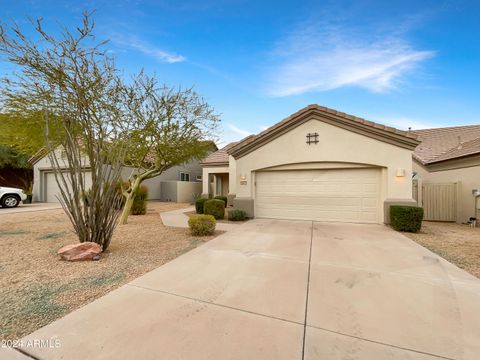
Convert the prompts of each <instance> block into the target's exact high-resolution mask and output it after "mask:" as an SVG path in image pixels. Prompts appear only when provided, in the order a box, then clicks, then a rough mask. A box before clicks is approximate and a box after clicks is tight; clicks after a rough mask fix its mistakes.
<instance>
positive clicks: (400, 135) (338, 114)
mask: <svg viewBox="0 0 480 360" xmlns="http://www.w3.org/2000/svg"><path fill="white" fill-rule="evenodd" d="M312 111H319V112H323V113H328V114H329V115H334V116H336V117H338V118H341V119H344V121H345V120H346V121H347V122H349V123H353V124H359V125H361V126H364V127H365V126H366V127H367V128H373V129H378V130H380V131H382V132H384V133H386V134H392V135H393V136H396V137H397V138H404V139H405V138H406V139H407V141H409V142H411V143H413V144H415V141H416V140H417V136H416V135H415V134H413V133H412V132H410V131H403V130H399V129H396V128H393V127H390V126H385V125H382V124H378V123H375V122H373V121H369V120H366V119H363V118H360V117H357V116H353V115H349V114H346V113H344V112H341V111H337V110H334V109H330V108H327V107H325V106H320V105H317V104H312V105H308V106H307V107H304V108H303V109H300V110H299V111H297V112H296V113H294V114H292V115H290V116H289V117H287V118H285V119H283V120H282V121H280V122H278V123H276V124H275V125H273V126H271V127H269V128H268V129H266V130H264V131H262V132H260V133H259V134H257V135H250V136H248V137H246V138H244V139H243V140H241V141H239V142H238V143H237V144H236V145H235V146H232V147H231V148H230V149H229V153H230V154H233V153H235V152H237V151H239V150H240V149H241V148H243V147H245V146H248V145H250V144H252V143H254V142H256V141H257V140H258V141H260V139H262V138H265V137H266V136H268V135H270V134H271V133H274V132H275V131H277V130H279V129H281V128H283V127H285V126H288V124H289V123H293V122H294V121H295V120H296V119H297V118H298V117H301V116H302V115H303V114H305V113H308V112H312ZM378 130H377V131H378ZM408 139H409V140H408Z"/></svg>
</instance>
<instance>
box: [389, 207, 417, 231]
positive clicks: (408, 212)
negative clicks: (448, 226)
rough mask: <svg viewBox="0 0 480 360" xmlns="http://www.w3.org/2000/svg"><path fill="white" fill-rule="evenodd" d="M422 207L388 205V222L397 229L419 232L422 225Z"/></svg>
mask: <svg viewBox="0 0 480 360" xmlns="http://www.w3.org/2000/svg"><path fill="white" fill-rule="evenodd" d="M422 220H423V208H421V207H417V206H400V205H392V206H390V224H391V225H392V228H394V229H395V230H397V231H407V232H419V231H420V229H421V227H422Z"/></svg>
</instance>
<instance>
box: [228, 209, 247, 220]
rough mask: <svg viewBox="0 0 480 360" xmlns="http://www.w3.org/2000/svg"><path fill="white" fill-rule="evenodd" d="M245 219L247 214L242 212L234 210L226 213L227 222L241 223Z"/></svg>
mask: <svg viewBox="0 0 480 360" xmlns="http://www.w3.org/2000/svg"><path fill="white" fill-rule="evenodd" d="M246 218H247V213H246V212H245V211H243V210H239V209H235V210H230V211H229V212H228V220H230V221H243V220H245V219H246Z"/></svg>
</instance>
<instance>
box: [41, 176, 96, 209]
mask: <svg viewBox="0 0 480 360" xmlns="http://www.w3.org/2000/svg"><path fill="white" fill-rule="evenodd" d="M44 179H45V187H44V189H45V190H44V191H45V193H44V201H46V202H49V203H56V202H58V201H59V200H58V197H60V196H61V192H60V188H59V187H58V184H57V181H56V179H55V174H54V173H53V172H46V173H45V177H44ZM66 180H67V186H68V187H69V188H70V187H71V185H69V182H68V179H66ZM60 181H61V180H60ZM84 181H85V189H87V190H88V189H90V188H91V187H92V173H91V172H90V171H86V172H85V173H84Z"/></svg>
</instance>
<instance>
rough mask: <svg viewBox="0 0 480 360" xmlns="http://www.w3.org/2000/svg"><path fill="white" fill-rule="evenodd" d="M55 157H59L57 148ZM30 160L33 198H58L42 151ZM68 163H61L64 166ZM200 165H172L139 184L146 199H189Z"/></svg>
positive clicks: (197, 186) (126, 172)
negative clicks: (144, 187) (146, 195)
mask: <svg viewBox="0 0 480 360" xmlns="http://www.w3.org/2000/svg"><path fill="white" fill-rule="evenodd" d="M58 151H59V153H58V156H59V158H62V154H61V152H60V150H58ZM31 162H32V164H33V201H37V202H58V198H57V196H58V195H59V193H60V191H59V188H58V185H57V182H56V180H55V174H54V172H53V169H52V165H51V162H50V159H49V157H48V155H47V154H45V152H44V151H43V153H42V152H39V153H38V154H36V155H35V156H34V157H32V159H31ZM83 162H84V164H85V165H84V167H85V170H84V174H85V182H86V186H87V187H88V186H89V184H91V181H92V178H91V172H90V171H89V165H88V161H87V160H85V159H84V160H83ZM67 166H68V164H65V167H67ZM135 171H136V169H135V168H129V167H125V168H123V169H122V178H123V179H124V180H126V179H128V177H129V176H130V175H131V173H132V172H135ZM201 181H202V168H201V166H200V163H199V161H197V160H195V161H190V162H188V163H186V164H182V165H178V166H174V167H172V168H170V169H168V170H166V171H164V172H163V173H162V174H161V175H159V176H157V177H154V178H152V179H148V180H145V181H144V182H143V183H142V184H143V185H145V186H147V187H148V192H149V195H148V197H149V199H150V200H162V201H173V202H192V201H193V200H194V198H195V197H197V196H199V195H200V194H201V192H202V185H201V184H202V183H201Z"/></svg>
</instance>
